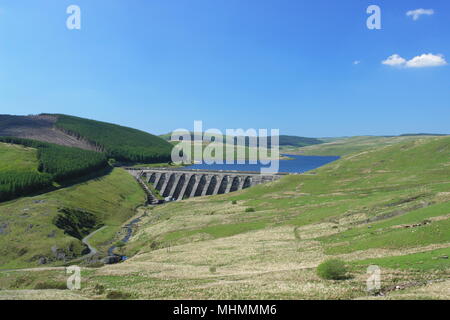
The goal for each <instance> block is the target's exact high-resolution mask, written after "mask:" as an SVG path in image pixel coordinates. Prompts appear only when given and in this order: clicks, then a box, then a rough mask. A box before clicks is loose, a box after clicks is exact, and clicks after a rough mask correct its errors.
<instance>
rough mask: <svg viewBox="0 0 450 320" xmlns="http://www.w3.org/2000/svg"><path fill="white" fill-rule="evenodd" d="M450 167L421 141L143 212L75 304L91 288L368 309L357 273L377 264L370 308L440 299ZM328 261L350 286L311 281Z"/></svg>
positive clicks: (449, 147)
mask: <svg viewBox="0 0 450 320" xmlns="http://www.w3.org/2000/svg"><path fill="white" fill-rule="evenodd" d="M449 156H450V138H449V137H442V138H434V137H423V138H421V139H416V140H413V141H402V142H399V143H396V144H393V145H389V146H380V147H375V148H372V149H369V150H365V151H362V152H355V153H351V154H348V155H346V156H344V157H342V158H341V159H340V160H338V161H336V162H333V163H331V164H329V165H326V166H324V167H322V168H319V169H316V170H314V171H313V172H310V173H308V174H303V175H290V176H287V177H284V178H282V179H280V180H278V181H277V182H273V183H270V184H265V185H260V186H256V187H253V188H250V189H247V190H244V191H240V192H237V193H234V194H227V195H219V196H213V197H203V198H196V199H189V200H186V201H182V202H176V203H170V204H167V205H164V206H160V207H157V208H153V209H150V210H149V215H148V216H147V217H146V218H144V219H143V220H142V222H141V223H140V226H139V229H138V232H137V234H136V235H134V236H133V237H132V239H131V242H130V243H129V244H128V245H127V246H126V247H125V252H126V253H127V255H129V256H133V257H132V258H131V259H129V260H128V261H127V262H125V263H123V264H118V265H111V266H107V267H104V268H100V269H98V270H96V271H94V272H91V273H90V274H89V275H88V283H89V285H88V288H86V290H85V291H84V292H81V293H80V295H81V296H82V297H89V296H90V293H89V292H90V291H89V290H92V288H94V287H96V286H101V287H104V288H114V290H116V291H118V292H121V293H122V294H123V296H125V297H135V298H137V297H139V298H141V299H142V298H149V299H183V298H185V299H187V298H190V299H210V298H214V299H345V298H350V299H352V298H370V296H368V293H367V292H366V287H365V285H366V278H367V275H366V268H367V266H368V265H370V264H377V265H379V266H380V267H381V268H382V274H383V278H382V292H383V293H384V296H380V297H379V298H383V297H384V298H386V297H389V298H392V299H394V298H402V297H410V298H411V297H412V298H417V299H421V298H422V299H423V298H445V297H447V298H448V294H449V291H448V288H449V285H448V284H449V280H448V274H449V273H448V272H449V269H450V264H449V260H448V254H449V253H450V225H449V221H450V220H449V219H450V216H449V214H450V192H449V191H450V162H449V161H450V157H449ZM247 208H253V209H254V210H246V209H247ZM194 252H195V254H193V253H194ZM329 258H340V259H343V260H344V261H347V264H348V265H349V268H350V275H351V276H350V277H349V278H348V279H346V280H342V281H330V280H323V279H321V278H319V277H318V276H317V274H316V267H317V265H318V264H319V263H321V262H323V261H324V260H326V259H329ZM425 271H426V272H425ZM130 284H133V285H130ZM395 287H400V288H408V289H402V290H398V291H392V289H391V288H395Z"/></svg>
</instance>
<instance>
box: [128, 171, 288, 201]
mask: <svg viewBox="0 0 450 320" xmlns="http://www.w3.org/2000/svg"><path fill="white" fill-rule="evenodd" d="M127 171H128V172H129V173H131V174H132V175H133V176H134V177H135V178H136V179H137V180H138V182H139V183H140V184H141V186H142V187H143V188H144V190H145V191H146V192H147V195H148V196H149V202H150V203H152V202H155V201H156V197H155V196H154V195H153V194H152V191H151V190H150V188H149V187H148V184H149V183H150V184H152V185H153V187H154V188H155V189H156V190H158V191H159V193H160V195H161V196H163V197H164V198H167V197H170V198H171V199H173V200H182V199H187V198H192V197H200V196H208V195H216V194H224V193H229V192H233V191H238V190H242V189H246V188H249V187H252V186H255V185H258V184H261V183H266V182H270V181H275V180H278V179H279V178H281V177H282V176H283V175H285V174H282V173H279V174H273V175H262V174H260V173H257V172H239V171H209V170H208V171H205V170H186V169H184V170H183V169H151V168H127Z"/></svg>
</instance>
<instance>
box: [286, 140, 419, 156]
mask: <svg viewBox="0 0 450 320" xmlns="http://www.w3.org/2000/svg"><path fill="white" fill-rule="evenodd" d="M422 138H424V137H423V136H399V137H376V136H361V137H349V138H338V139H336V138H329V139H323V140H324V141H326V143H323V144H319V145H312V146H306V147H303V148H300V149H299V148H294V147H282V148H281V151H282V152H284V153H292V154H302V155H315V156H343V155H347V154H350V153H354V152H360V151H364V150H368V149H371V148H377V147H382V146H389V145H394V144H396V143H401V142H407V141H413V140H417V139H422Z"/></svg>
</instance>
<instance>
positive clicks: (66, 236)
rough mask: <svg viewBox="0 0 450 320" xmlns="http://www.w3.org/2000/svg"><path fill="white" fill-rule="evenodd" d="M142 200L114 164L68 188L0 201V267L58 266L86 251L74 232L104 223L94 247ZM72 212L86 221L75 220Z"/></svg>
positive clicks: (111, 234) (136, 186)
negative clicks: (76, 223)
mask: <svg viewBox="0 0 450 320" xmlns="http://www.w3.org/2000/svg"><path fill="white" fill-rule="evenodd" d="M30 170H33V169H32V167H30ZM144 201H145V194H144V192H143V191H142V189H141V188H140V186H139V184H138V183H137V182H136V181H135V180H134V178H133V177H132V176H131V175H130V174H128V173H127V172H125V171H124V170H123V169H120V168H116V169H114V170H113V171H112V172H110V173H109V174H107V175H105V176H103V177H99V178H96V179H93V180H90V181H87V182H84V183H80V184H76V185H73V186H71V187H67V188H64V189H60V190H56V191H52V192H48V193H45V194H42V195H38V196H33V197H24V198H20V199H17V200H14V201H10V202H7V203H0V269H8V268H23V267H37V266H54V265H62V264H64V263H65V262H67V261H69V260H71V259H73V258H76V257H79V256H80V255H82V254H84V253H86V252H87V248H86V246H85V245H84V244H83V243H82V242H81V241H80V240H81V239H79V237H77V234H80V235H86V233H89V232H91V231H93V230H95V229H97V228H99V227H100V226H101V225H105V226H106V229H105V231H104V232H106V233H104V234H102V235H101V237H102V238H103V240H101V241H100V242H99V245H98V246H96V247H97V248H99V249H101V248H103V247H102V244H103V245H105V246H107V244H108V243H107V242H108V241H111V239H112V238H113V237H114V235H115V233H116V232H118V231H119V230H120V228H121V225H122V224H123V223H124V222H125V221H126V220H128V219H129V218H130V217H132V216H133V215H135V209H136V207H137V206H139V205H141V204H143V203H144ZM78 216H79V218H83V219H87V218H89V219H90V220H91V221H92V222H91V224H89V223H85V225H84V226H81V225H80V226H77V225H75V224H74V223H75V221H74V219H76V217H78ZM74 228H75V229H74ZM83 228H85V229H83ZM73 231H75V232H73ZM97 241H98V240H97ZM105 241H106V243H103V242H105ZM0 287H1V285H0Z"/></svg>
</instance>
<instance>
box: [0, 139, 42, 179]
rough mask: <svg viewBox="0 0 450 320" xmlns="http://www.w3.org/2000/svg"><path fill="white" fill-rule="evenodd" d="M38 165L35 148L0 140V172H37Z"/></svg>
mask: <svg viewBox="0 0 450 320" xmlns="http://www.w3.org/2000/svg"><path fill="white" fill-rule="evenodd" d="M38 165H39V163H38V159H37V150H36V149H34V148H27V147H24V146H20V145H15V144H8V143H1V142H0V172H2V171H21V172H37V169H38Z"/></svg>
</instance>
